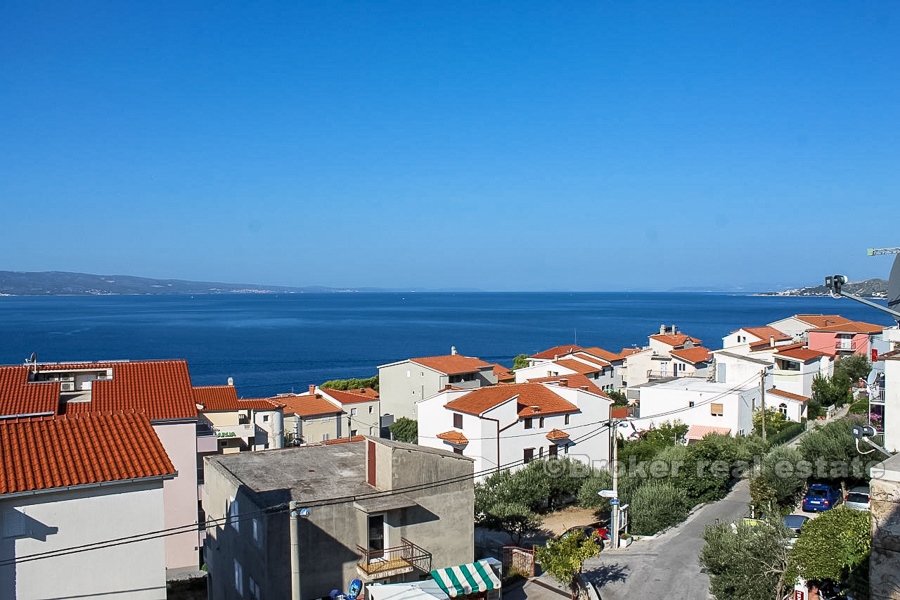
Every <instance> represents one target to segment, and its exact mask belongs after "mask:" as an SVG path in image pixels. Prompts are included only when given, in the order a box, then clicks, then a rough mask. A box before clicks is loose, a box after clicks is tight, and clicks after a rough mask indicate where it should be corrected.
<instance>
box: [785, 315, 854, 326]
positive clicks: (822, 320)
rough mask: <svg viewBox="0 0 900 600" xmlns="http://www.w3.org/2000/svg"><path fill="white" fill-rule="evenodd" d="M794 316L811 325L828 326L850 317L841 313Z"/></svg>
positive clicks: (845, 320) (846, 321) (843, 321)
mask: <svg viewBox="0 0 900 600" xmlns="http://www.w3.org/2000/svg"><path fill="white" fill-rule="evenodd" d="M794 318H795V319H798V320H800V321H803V322H804V323H809V324H810V325H812V326H813V327H828V326H830V325H839V324H841V323H849V322H850V319H848V318H846V317H842V316H841V315H794Z"/></svg>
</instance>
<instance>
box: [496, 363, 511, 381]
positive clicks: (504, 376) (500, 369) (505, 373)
mask: <svg viewBox="0 0 900 600" xmlns="http://www.w3.org/2000/svg"><path fill="white" fill-rule="evenodd" d="M494 377H496V378H497V381H511V380H515V378H516V376H515V375H514V374H513V372H512V371H510V370H509V369H507V368H506V367H504V366H503V365H500V364H495V365H494Z"/></svg>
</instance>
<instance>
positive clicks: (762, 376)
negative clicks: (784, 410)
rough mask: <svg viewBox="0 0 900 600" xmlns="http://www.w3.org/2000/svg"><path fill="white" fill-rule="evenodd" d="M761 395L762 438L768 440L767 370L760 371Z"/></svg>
mask: <svg viewBox="0 0 900 600" xmlns="http://www.w3.org/2000/svg"><path fill="white" fill-rule="evenodd" d="M759 397H760V399H761V401H762V439H763V442H765V441H766V370H765V369H763V370H762V371H760V372H759Z"/></svg>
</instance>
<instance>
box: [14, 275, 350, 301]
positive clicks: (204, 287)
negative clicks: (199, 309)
mask: <svg viewBox="0 0 900 600" xmlns="http://www.w3.org/2000/svg"><path fill="white" fill-rule="evenodd" d="M355 291H357V290H354V289H339V288H329V287H322V286H309V287H286V286H278V285H255V284H244V283H212V282H206V281H183V280H180V279H150V278H147V277H132V276H130V275H90V274H87V273H67V272H62V271H43V272H23V271H0V295H3V296H117V295H174V294H310V293H338V292H355Z"/></svg>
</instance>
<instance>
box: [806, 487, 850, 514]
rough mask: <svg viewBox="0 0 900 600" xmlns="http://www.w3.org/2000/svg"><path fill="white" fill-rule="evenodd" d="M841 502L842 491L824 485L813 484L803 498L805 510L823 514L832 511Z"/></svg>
mask: <svg viewBox="0 0 900 600" xmlns="http://www.w3.org/2000/svg"><path fill="white" fill-rule="evenodd" d="M840 502H841V490H839V489H837V488H835V487H832V486H830V485H827V484H824V483H813V484H812V485H810V486H809V489H808V490H806V495H804V496H803V510H804V511H806V512H821V511H823V510H831V509H832V508H834V507H835V506H836V505H838V504H840Z"/></svg>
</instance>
